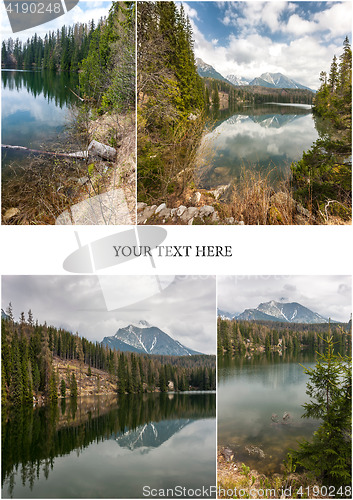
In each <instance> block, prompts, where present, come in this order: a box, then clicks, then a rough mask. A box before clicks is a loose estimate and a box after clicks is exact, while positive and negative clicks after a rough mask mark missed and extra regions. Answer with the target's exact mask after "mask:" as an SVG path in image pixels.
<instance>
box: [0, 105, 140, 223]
mask: <svg viewBox="0 0 353 500" xmlns="http://www.w3.org/2000/svg"><path fill="white" fill-rule="evenodd" d="M116 120H118V121H116ZM88 125H89V131H88V134H87V135H88V136H89V137H90V138H91V139H93V138H94V139H96V140H98V141H99V142H102V143H104V144H112V145H113V147H116V148H117V150H118V155H117V159H116V161H114V162H111V161H103V160H101V159H99V158H96V157H94V158H90V159H88V160H87V161H81V160H77V159H75V158H72V159H71V158H62V157H59V156H55V157H54V158H53V157H52V156H51V157H49V158H48V156H45V155H35V156H30V157H29V158H28V163H27V164H25V165H23V164H22V165H21V167H20V168H18V167H17V166H14V167H13V168H12V170H13V172H12V174H11V176H10V177H9V179H7V180H3V182H2V223H3V224H55V220H56V219H57V217H58V216H59V215H60V214H61V213H62V212H64V211H65V210H68V209H70V207H71V206H72V205H74V204H75V203H78V202H80V201H82V200H85V199H87V198H91V197H94V196H96V195H98V194H102V193H104V192H107V191H109V190H111V189H117V188H122V189H123V191H124V194H125V197H126V201H127V204H128V207H129V210H130V213H131V217H132V219H133V221H134V217H135V189H136V187H135V182H136V181H135V123H134V116H133V115H125V116H119V117H115V118H113V117H112V116H111V115H108V114H107V115H103V116H101V117H99V118H97V119H96V120H94V121H90V122H89V124H88ZM61 147H62V146H61ZM54 148H55V149H59V146H57V145H56V147H55V146H54ZM70 149H72V146H71V147H70Z"/></svg>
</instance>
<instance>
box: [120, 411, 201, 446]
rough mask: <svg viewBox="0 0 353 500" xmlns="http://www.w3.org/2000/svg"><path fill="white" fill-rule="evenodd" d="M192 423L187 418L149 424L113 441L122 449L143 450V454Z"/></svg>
mask: <svg viewBox="0 0 353 500" xmlns="http://www.w3.org/2000/svg"><path fill="white" fill-rule="evenodd" d="M192 422H194V420H192V419H189V418H188V419H179V420H162V421H160V422H149V423H146V424H144V425H140V426H139V427H137V428H136V429H134V430H128V431H127V432H125V433H124V434H122V435H121V436H118V437H117V438H115V440H116V442H117V443H118V445H119V446H121V447H122V448H128V449H129V450H135V449H137V448H145V450H144V452H147V451H149V450H150V449H151V448H158V447H159V446H161V445H162V444H163V443H165V442H166V441H168V439H170V438H171V437H172V436H173V435H174V434H176V433H177V432H180V431H181V430H182V429H183V428H184V427H186V426H187V425H189V424H191V423H192ZM146 448H147V449H146Z"/></svg>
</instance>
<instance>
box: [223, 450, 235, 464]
mask: <svg viewBox="0 0 353 500" xmlns="http://www.w3.org/2000/svg"><path fill="white" fill-rule="evenodd" d="M222 455H223V456H224V458H225V459H226V460H227V462H230V461H231V460H233V457H234V453H233V452H232V450H231V449H230V448H224V449H223V450H222Z"/></svg>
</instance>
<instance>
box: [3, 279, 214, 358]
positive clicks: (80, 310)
mask: <svg viewBox="0 0 353 500" xmlns="http://www.w3.org/2000/svg"><path fill="white" fill-rule="evenodd" d="M166 278H167V277H163V278H162V279H163V280H164V279H166ZM101 281H102V284H103V286H104V287H105V288H106V290H105V293H106V294H107V293H108V294H110V295H111V296H112V301H113V300H114V301H115V303H116V304H115V307H116V309H114V310H107V307H106V303H105V300H104V294H103V291H102V288H103V287H101V286H100V283H99V280H98V278H97V277H95V276H4V277H3V278H2V307H3V309H6V308H7V305H8V303H9V302H10V301H11V302H12V305H13V308H14V316H15V318H16V319H17V318H18V317H19V315H20V313H21V311H24V312H25V314H26V315H27V311H28V310H29V309H31V310H32V312H33V316H34V318H35V319H37V318H38V321H39V322H42V323H43V322H44V321H47V323H48V324H52V325H54V326H58V327H63V328H66V329H68V330H70V331H73V332H76V331H78V332H79V334H80V335H82V336H84V337H86V338H88V339H89V340H93V341H96V340H97V341H101V340H102V339H103V337H105V336H110V335H114V334H115V333H116V331H117V329H118V328H120V327H124V326H127V325H129V324H131V323H137V322H138V321H139V320H141V319H144V320H147V321H148V322H149V323H150V324H151V325H154V326H157V327H158V328H160V329H161V330H163V331H165V332H166V333H168V334H169V335H171V336H172V337H173V338H174V339H177V340H179V341H180V342H181V343H182V344H184V345H186V346H187V347H189V348H191V349H194V350H196V351H200V352H204V353H208V354H211V353H213V354H214V353H215V351H216V315H215V310H216V281H215V278H214V277H207V276H206V277H202V276H201V277H198V276H186V277H175V279H174V281H173V282H172V283H171V284H170V286H169V287H167V288H164V289H163V291H162V292H160V293H155V294H154V295H152V293H151V282H152V280H151V279H150V277H148V276H104V278H102V280H101ZM119 303H120V305H119Z"/></svg>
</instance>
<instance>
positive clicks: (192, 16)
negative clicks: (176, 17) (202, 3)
mask: <svg viewBox="0 0 353 500" xmlns="http://www.w3.org/2000/svg"><path fill="white" fill-rule="evenodd" d="M182 4H183V7H184V11H185V14H186V15H187V16H188V18H189V19H199V18H198V15H197V10H195V9H193V8H192V7H190V4H188V3H186V2H182Z"/></svg>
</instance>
